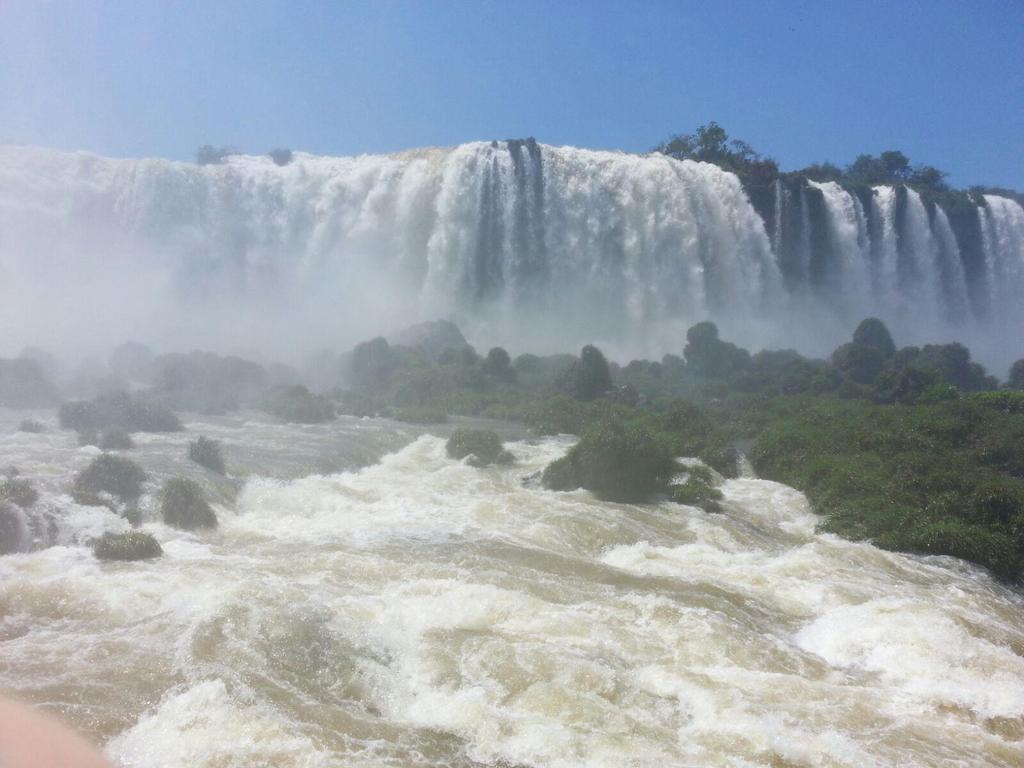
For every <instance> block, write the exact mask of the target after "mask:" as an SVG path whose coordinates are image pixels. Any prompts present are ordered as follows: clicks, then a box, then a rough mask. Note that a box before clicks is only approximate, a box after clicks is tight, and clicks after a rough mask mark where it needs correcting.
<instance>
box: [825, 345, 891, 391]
mask: <svg viewBox="0 0 1024 768" xmlns="http://www.w3.org/2000/svg"><path fill="white" fill-rule="evenodd" d="M885 361H886V356H885V354H884V353H883V352H882V351H881V350H880V349H877V348H876V347H873V346H868V345H867V344H858V343H857V342H851V343H849V344H843V345H842V346H841V347H839V348H838V349H836V351H835V352H833V353H832V365H834V366H835V368H836V370H837V371H839V373H840V374H841V375H842V376H843V377H844V378H846V379H849V380H850V381H853V382H855V383H857V384H871V383H872V382H874V380H875V379H877V378H878V374H880V373H881V372H882V369H883V368H884V367H885Z"/></svg>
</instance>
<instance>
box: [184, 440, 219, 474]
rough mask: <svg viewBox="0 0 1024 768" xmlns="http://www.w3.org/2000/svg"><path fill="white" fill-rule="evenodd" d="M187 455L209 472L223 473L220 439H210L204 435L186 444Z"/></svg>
mask: <svg viewBox="0 0 1024 768" xmlns="http://www.w3.org/2000/svg"><path fill="white" fill-rule="evenodd" d="M188 457H189V459H191V460H192V461H194V462H195V463H196V464H198V465H199V466H201V467H206V468H207V469H208V470H210V471H211V472H216V473H217V474H218V475H223V474H224V472H225V467H224V454H223V453H222V452H221V448H220V441H219V440H211V439H210V438H208V437H205V436H204V435H200V436H199V437H198V439H196V440H193V441H192V442H191V443H189V444H188Z"/></svg>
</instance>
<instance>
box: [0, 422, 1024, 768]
mask: <svg viewBox="0 0 1024 768" xmlns="http://www.w3.org/2000/svg"><path fill="white" fill-rule="evenodd" d="M24 415H25V414H23V413H22V414H15V413H13V412H0V466H6V465H8V464H14V465H16V466H18V467H19V468H20V469H21V471H22V474H23V476H25V477H27V478H29V479H31V480H33V481H34V482H36V483H37V485H38V486H39V487H40V489H41V490H42V491H43V498H42V499H41V501H40V502H39V504H40V505H43V507H42V508H43V509H46V508H52V509H54V510H59V514H58V517H59V519H60V523H59V525H57V526H56V529H55V530H54V531H52V533H53V536H54V540H56V541H58V543H59V545H58V546H53V547H50V548H47V549H43V550H40V551H36V552H33V553H30V554H20V555H11V556H7V557H3V558H0V690H4V691H6V692H8V693H11V694H14V695H16V696H18V697H21V698H23V699H26V700H28V701H30V702H33V703H35V704H38V705H41V706H44V707H46V708H49V709H53V710H56V711H58V712H60V713H62V714H63V715H64V716H65V717H67V718H68V719H69V720H70V721H71V722H72V723H73V724H75V725H76V726H78V727H79V728H81V729H83V730H84V731H86V732H87V733H88V734H90V735H91V736H92V737H93V738H95V739H97V740H99V741H101V742H103V743H105V744H106V749H107V752H108V754H109V755H110V756H111V757H112V758H114V759H115V760H116V761H119V762H120V763H122V764H124V765H125V766H189V767H190V768H191V767H194V766H210V767H211V768H212V767H213V766H216V767H217V768H233V767H235V766H237V767H238V768H242V767H243V766H245V767H248V766H310V767H313V766H335V765H346V766H357V767H358V766H420V765H423V766H427V765H430V766H460V767H466V768H469V767H471V766H480V765H499V766H505V767H506V768H508V767H509V766H525V765H532V766H553V767H559V768H560V767H562V766H609V767H611V766H651V765H665V766H669V765H671V766H771V767H773V768H778V767H781V766H851V768H853V767H856V768H863V767H864V766H939V765H956V766H1019V765H1021V764H1022V762H1024V658H1022V655H1024V624H1022V621H1021V619H1022V617H1024V599H1022V598H1021V596H1020V594H1019V593H1017V592H1014V591H1012V590H1010V589H1008V588H1006V587H1004V586H1001V585H999V584H998V583H996V582H994V581H992V580H991V579H990V578H989V577H988V576H986V575H985V574H984V573H983V572H981V571H980V570H978V569H976V568H973V567H971V566H968V565H966V564H964V563H961V562H958V561H954V560H951V559H947V558H928V559H921V558H911V557H907V556H903V555H898V554H893V553H887V552H883V551H881V550H878V549H875V548H874V547H871V546H868V545H865V544H854V543H850V542H846V541H842V540H840V539H837V538H835V537H832V536H829V535H819V534H816V533H815V532H814V529H815V523H816V518H815V517H814V516H813V515H811V514H810V513H809V511H808V508H807V504H806V501H805V500H804V498H803V496H801V495H800V494H799V493H797V492H795V491H793V490H792V489H789V488H787V487H785V486H781V485H778V484H776V483H771V482H767V481H761V480H756V479H739V480H732V481H729V482H727V483H726V484H725V486H724V488H723V491H724V493H725V507H726V512H725V513H724V514H721V515H708V514H705V513H704V512H702V511H700V510H697V509H692V508H688V507H681V506H677V505H673V504H669V503H664V504H656V505H650V506H630V505H620V504H606V503H601V502H598V501H595V500H594V499H593V498H592V497H591V496H590V495H589V494H588V493H586V492H582V491H580V492H574V493H553V492H549V491H544V490H541V489H539V488H537V487H536V486H535V484H534V483H530V482H527V483H525V484H524V482H523V478H524V477H527V476H529V475H531V474H532V473H534V472H536V471H538V470H540V469H541V468H543V467H544V466H545V464H546V463H547V462H549V461H551V460H552V459H553V458H556V457H558V456H559V455H561V454H562V453H563V452H564V451H565V449H566V448H567V446H568V445H569V443H568V442H567V441H565V440H561V439H548V440H541V441H531V440H520V441H518V442H513V443H511V444H510V446H509V447H510V449H511V450H512V452H513V453H514V454H515V456H516V464H515V465H514V466H512V467H500V468H488V469H484V470H478V469H474V468H472V467H469V466H465V465H463V464H461V463H459V462H456V461H453V460H450V459H448V458H447V457H446V455H445V451H444V442H443V439H442V438H441V437H439V436H431V435H421V434H420V432H419V430H416V429H414V428H412V427H407V426H404V425H397V424H394V423H390V422H384V421H370V420H362V421H360V420H355V419H343V420H340V421H338V422H336V423H334V424H331V425H327V426H315V427H298V426H286V425H275V424H268V423H266V422H264V421H262V420H260V419H259V418H258V417H255V416H252V417H251V418H248V419H246V418H225V419H217V420H203V421H199V420H193V421H190V422H189V424H188V427H189V431H188V432H184V433H180V434H177V435H149V436H146V435H139V436H137V440H136V442H137V443H138V448H137V449H136V450H134V451H131V452H129V455H130V456H131V457H132V458H133V459H136V460H138V461H140V463H142V464H143V465H144V466H145V467H146V469H147V471H149V472H150V473H151V488H155V487H156V485H157V483H158V482H159V481H160V480H161V479H163V478H165V477H167V476H169V475H173V474H182V473H186V474H188V475H190V476H193V477H197V478H198V477H204V475H203V474H202V470H200V469H199V468H198V467H196V466H194V465H191V464H189V463H188V462H187V461H186V460H185V458H184V452H185V445H186V443H187V442H188V440H190V439H194V437H195V435H196V434H198V433H199V432H202V433H204V434H207V435H210V436H213V437H216V438H218V439H221V440H223V441H224V443H225V453H226V457H227V460H228V464H229V472H232V473H234V474H233V476H231V477H229V478H227V479H220V478H211V477H210V476H205V479H204V483H205V484H206V488H207V491H208V493H209V494H210V496H211V498H212V499H214V500H215V501H216V502H218V506H217V512H218V515H219V517H220V520H221V526H220V528H219V529H218V530H217V531H214V532H207V533H202V534H198V535H195V534H190V533H185V532H182V531H177V530H174V529H170V528H167V527H165V526H163V525H161V524H160V523H158V522H156V521H155V515H154V512H153V508H152V506H151V505H152V501H151V500H147V502H144V506H145V505H146V503H148V505H149V506H146V509H145V510H144V513H145V514H144V518H145V520H146V522H145V523H144V527H145V528H146V530H149V531H151V532H152V533H153V534H154V535H155V536H156V537H157V538H158V539H159V540H160V542H161V544H162V545H163V547H164V551H165V555H164V557H163V558H161V559H159V560H156V561H152V562H146V563H99V562H97V561H95V560H94V559H93V557H92V555H91V552H90V550H89V549H88V548H87V547H85V546H83V544H84V542H85V541H87V539H88V538H89V537H90V536H94V535H97V534H98V533H99V532H100V531H102V530H104V529H120V528H121V527H123V526H124V525H125V524H124V523H123V522H122V521H120V520H119V519H118V518H116V517H114V516H113V515H112V514H110V513H108V512H107V511H106V510H99V509H95V508H86V507H77V506H76V505H74V504H73V503H72V502H71V500H70V498H69V497H67V496H64V495H62V494H63V492H64V491H65V489H66V488H67V486H68V484H69V482H70V478H71V476H72V475H73V473H74V472H75V471H76V470H78V469H80V468H81V467H83V466H84V465H85V464H87V463H88V461H89V460H91V458H92V456H93V455H94V453H95V449H93V448H79V447H77V445H76V444H75V437H74V435H73V433H69V432H59V431H57V430H56V428H55V424H54V419H53V418H52V415H49V420H48V421H47V426H48V430H47V432H46V433H43V434H39V435H36V434H26V433H18V432H14V431H13V430H14V425H15V424H16V423H17V421H18V420H20V419H21V418H23V417H24ZM46 416H47V415H44V419H45V417H46ZM509 436H510V437H520V438H521V437H523V435H521V434H516V433H514V432H510V433H509ZM360 467H361V468H360ZM47 505H48V506H47Z"/></svg>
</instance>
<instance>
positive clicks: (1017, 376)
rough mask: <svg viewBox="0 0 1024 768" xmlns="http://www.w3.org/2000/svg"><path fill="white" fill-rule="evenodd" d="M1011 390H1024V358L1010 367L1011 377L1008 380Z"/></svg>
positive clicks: (1007, 384) (1007, 383)
mask: <svg viewBox="0 0 1024 768" xmlns="http://www.w3.org/2000/svg"><path fill="white" fill-rule="evenodd" d="M1006 386H1007V387H1009V388H1010V389H1024V358H1022V359H1020V360H1017V361H1016V362H1015V363H1014V364H1013V365H1011V366H1010V376H1009V378H1007V380H1006Z"/></svg>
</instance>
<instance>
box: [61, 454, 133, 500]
mask: <svg viewBox="0 0 1024 768" xmlns="http://www.w3.org/2000/svg"><path fill="white" fill-rule="evenodd" d="M145 481H146V473H145V472H144V471H143V469H142V467H140V466H139V465H138V464H136V463H135V462H134V461H131V460H130V459H124V458H121V457H120V456H113V455H111V454H109V453H104V454H103V455H102V456H97V457H96V458H95V459H93V460H92V462H91V463H90V464H89V466H87V467H86V468H85V469H83V470H82V471H81V472H79V473H78V476H77V477H76V478H75V484H74V487H73V489H72V496H74V498H75V500H76V501H78V502H79V503H80V504H85V503H88V502H86V501H81V500H80V499H94V498H97V497H98V496H99V494H101V493H108V494H110V495H111V496H114V497H116V498H118V499H120V500H121V501H124V502H129V501H134V500H135V499H137V498H139V496H141V495H142V484H143V483H144V482H145Z"/></svg>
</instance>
